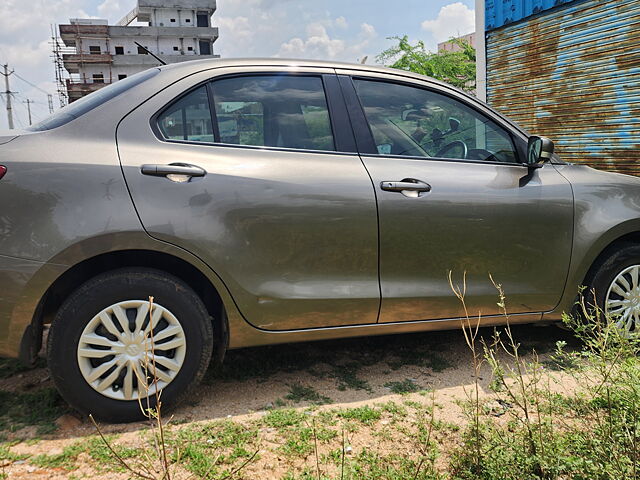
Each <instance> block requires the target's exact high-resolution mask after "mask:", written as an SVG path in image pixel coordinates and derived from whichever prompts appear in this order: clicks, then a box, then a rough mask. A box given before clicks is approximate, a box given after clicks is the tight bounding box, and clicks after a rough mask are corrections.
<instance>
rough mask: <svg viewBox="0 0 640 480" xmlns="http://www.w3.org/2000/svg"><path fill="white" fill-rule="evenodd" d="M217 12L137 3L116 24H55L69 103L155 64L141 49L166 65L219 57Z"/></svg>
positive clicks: (209, 6) (196, 1) (212, 6)
mask: <svg viewBox="0 0 640 480" xmlns="http://www.w3.org/2000/svg"><path fill="white" fill-rule="evenodd" d="M215 10H216V1H215V0H138V2H137V5H136V6H135V7H134V8H133V9H132V10H131V11H130V12H129V13H128V14H127V15H126V16H125V17H124V18H123V19H122V20H120V21H119V22H117V23H116V24H115V25H109V24H108V22H107V20H99V19H79V18H76V19H70V22H69V24H66V25H59V36H60V40H61V42H62V45H59V46H58V50H59V51H58V52H56V51H55V48H56V47H55V46H54V56H56V57H57V58H58V59H59V61H60V62H61V63H62V65H63V67H64V70H65V71H66V72H63V73H66V74H63V75H59V77H60V78H59V79H58V80H59V81H60V82H62V83H63V84H64V85H63V86H64V90H66V95H67V101H69V102H73V101H74V100H77V99H78V98H81V97H83V96H85V95H87V94H89V93H91V92H93V91H95V90H98V89H100V88H102V87H103V86H105V85H108V84H110V83H113V82H117V81H118V80H122V79H123V78H126V77H128V76H130V75H133V74H134V73H137V72H140V71H142V70H146V69H148V68H150V67H153V66H154V65H159V64H160V62H158V60H157V59H155V58H154V57H153V56H152V55H149V54H148V53H147V52H146V51H145V48H146V49H148V50H149V51H150V52H151V53H153V54H154V55H156V56H158V57H159V58H161V59H162V60H164V61H165V62H166V63H176V62H184V61H187V60H195V59H198V58H215V57H218V55H214V53H213V43H214V42H215V41H216V39H217V38H218V29H217V28H216V27H212V26H211V16H212V15H213V13H214V12H215ZM136 42H137V43H139V44H140V45H141V46H142V47H145V48H142V47H140V46H138V45H136Z"/></svg>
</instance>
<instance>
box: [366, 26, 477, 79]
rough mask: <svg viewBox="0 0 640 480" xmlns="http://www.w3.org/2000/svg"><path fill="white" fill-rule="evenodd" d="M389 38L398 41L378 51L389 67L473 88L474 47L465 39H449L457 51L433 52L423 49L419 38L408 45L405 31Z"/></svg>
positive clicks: (474, 69) (379, 56)
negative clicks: (380, 51) (456, 47)
mask: <svg viewBox="0 0 640 480" xmlns="http://www.w3.org/2000/svg"><path fill="white" fill-rule="evenodd" d="M389 40H396V41H397V42H398V43H397V45H394V46H392V47H390V48H388V49H386V50H385V51H384V52H382V53H381V54H380V55H378V56H377V57H376V60H377V61H378V62H380V63H382V64H384V65H387V66H388V67H391V68H397V69H400V70H409V71H411V72H415V73H419V74H422V75H427V76H429V77H432V78H436V79H438V80H442V81H443V82H447V83H449V84H451V85H453V86H455V87H458V88H461V89H463V90H467V91H471V90H474V89H475V88H476V51H475V49H474V48H473V47H472V46H471V45H469V43H468V42H466V41H464V40H461V39H452V40H451V41H452V42H453V43H455V44H456V45H458V46H459V47H460V50H459V51H456V52H451V51H443V52H437V53H433V52H430V51H428V50H427V49H426V47H425V45H424V42H422V41H418V43H416V44H415V45H412V44H411V43H410V42H409V38H408V37H407V35H405V36H403V37H390V38H389Z"/></svg>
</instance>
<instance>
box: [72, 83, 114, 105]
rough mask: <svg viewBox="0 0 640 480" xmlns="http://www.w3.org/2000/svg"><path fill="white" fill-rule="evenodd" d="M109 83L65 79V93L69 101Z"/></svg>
mask: <svg viewBox="0 0 640 480" xmlns="http://www.w3.org/2000/svg"><path fill="white" fill-rule="evenodd" d="M107 85H109V83H89V82H82V81H74V80H70V79H67V81H66V86H67V95H69V102H73V101H75V100H78V99H79V98H82V97H84V96H85V95H89V94H90V93H92V92H95V91H96V90H100V89H101V88H102V87H105V86H107Z"/></svg>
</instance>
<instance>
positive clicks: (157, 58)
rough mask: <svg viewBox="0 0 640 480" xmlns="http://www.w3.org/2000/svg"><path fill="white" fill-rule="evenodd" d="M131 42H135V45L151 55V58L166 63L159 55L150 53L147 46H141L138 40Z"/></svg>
mask: <svg viewBox="0 0 640 480" xmlns="http://www.w3.org/2000/svg"><path fill="white" fill-rule="evenodd" d="M133 43H135V44H136V45H137V46H139V47H140V48H141V49H143V50H144V51H145V52H147V54H149V55H151V56H152V57H153V58H155V59H156V60H158V61H159V62H160V63H161V64H162V65H166V64H167V62H165V61H164V60H162V59H161V58H160V57H156V56H155V55H154V54H153V53H151V52H150V51H149V49H148V48H147V47H143V46H142V45H140V44H139V43H138V42H133Z"/></svg>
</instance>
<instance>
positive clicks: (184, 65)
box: [159, 58, 461, 91]
mask: <svg viewBox="0 0 640 480" xmlns="http://www.w3.org/2000/svg"><path fill="white" fill-rule="evenodd" d="M207 67H209V68H223V67H316V68H333V69H344V70H357V71H361V72H372V73H382V74H391V75H400V76H403V77H411V78H415V79H416V80H422V81H425V80H426V81H428V82H431V83H435V84H437V85H441V86H443V87H448V88H452V89H454V90H458V91H461V90H460V89H458V88H456V87H454V86H452V85H450V84H448V83H445V82H441V81H440V80H436V79H435V78H431V77H427V76H426V75H420V74H418V73H414V72H410V71H407V70H399V69H395V68H389V67H383V66H378V65H366V64H361V63H348V62H333V61H326V60H305V59H299V58H207V59H202V60H190V61H186V62H179V63H171V64H169V65H163V66H161V67H159V68H160V69H161V70H171V71H179V70H184V71H185V73H186V72H191V71H193V70H200V69H202V68H207Z"/></svg>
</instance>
